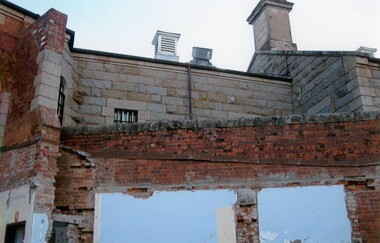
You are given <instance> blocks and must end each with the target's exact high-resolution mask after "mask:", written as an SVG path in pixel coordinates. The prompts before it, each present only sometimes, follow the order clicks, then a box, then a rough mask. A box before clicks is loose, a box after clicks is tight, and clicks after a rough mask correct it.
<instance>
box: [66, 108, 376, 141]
mask: <svg viewBox="0 0 380 243" xmlns="http://www.w3.org/2000/svg"><path fill="white" fill-rule="evenodd" d="M371 120H379V129H380V112H354V113H329V114H321V115H289V116H268V117H255V118H245V117H242V118H239V119H231V120H217V119H204V120H160V121H152V122H141V123H133V124H117V125H109V126H73V127H64V128H62V135H63V136H73V135H96V134H111V133H130V134H134V133H138V132H154V131H173V130H182V129H186V130H198V129H210V128H239V127H260V126H284V125H292V124H322V123H337V122H358V121H371Z"/></svg>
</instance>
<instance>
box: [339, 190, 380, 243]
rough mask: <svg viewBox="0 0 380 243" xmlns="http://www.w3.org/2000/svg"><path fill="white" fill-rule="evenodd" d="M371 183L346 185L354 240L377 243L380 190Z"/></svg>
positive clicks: (379, 225) (379, 236) (379, 237)
mask: <svg viewBox="0 0 380 243" xmlns="http://www.w3.org/2000/svg"><path fill="white" fill-rule="evenodd" d="M371 185H372V184H371ZM371 185H368V184H366V183H365V182H359V183H355V184H352V183H351V184H349V185H348V186H347V187H346V190H347V210H348V216H349V218H350V219H351V222H352V227H353V239H354V240H355V241H353V242H363V243H367V242H368V243H372V242H373V243H375V242H379V239H380V231H379V228H380V217H379V215H380V190H379V189H378V185H377V189H375V187H374V185H372V186H371Z"/></svg>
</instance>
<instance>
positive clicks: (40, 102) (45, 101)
mask: <svg viewBox="0 0 380 243" xmlns="http://www.w3.org/2000/svg"><path fill="white" fill-rule="evenodd" d="M38 106H43V107H47V108H51V109H54V110H56V109H57V100H52V99H49V98H46V97H43V96H37V97H35V98H34V99H33V100H32V102H31V104H30V111H33V110H35V109H36V108H37V107H38Z"/></svg>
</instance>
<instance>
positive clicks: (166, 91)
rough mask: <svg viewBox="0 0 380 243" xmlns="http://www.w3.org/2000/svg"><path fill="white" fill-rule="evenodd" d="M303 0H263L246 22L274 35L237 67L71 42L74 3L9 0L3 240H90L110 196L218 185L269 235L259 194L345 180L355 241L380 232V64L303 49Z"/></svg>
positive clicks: (1, 102) (0, 142) (2, 17)
mask: <svg viewBox="0 0 380 243" xmlns="http://www.w3.org/2000/svg"><path fill="white" fill-rule="evenodd" d="M292 5H293V4H292V3H289V2H287V1H283V0H281V1H280V0H262V1H260V4H259V5H258V7H257V8H255V10H254V11H253V13H252V15H251V16H250V18H249V22H250V23H253V24H254V25H255V27H254V29H258V30H260V29H262V27H265V26H267V27H268V28H265V29H266V31H269V32H277V33H269V34H270V35H268V36H261V37H263V38H267V37H269V39H265V40H262V41H261V42H262V43H267V44H264V45H263V48H264V49H263V48H261V49H260V51H257V53H256V54H255V56H254V58H253V60H252V63H251V65H250V66H249V72H237V71H232V70H222V69H218V68H215V67H205V66H197V65H195V64H194V65H193V64H189V63H178V62H170V61H163V60H155V59H151V58H143V57H134V56H128V55H121V54H117V53H105V52H100V51H93V50H84V49H78V48H74V44H73V42H74V36H75V33H74V32H73V31H71V30H68V29H66V22H67V16H66V15H65V14H63V13H60V12H58V11H56V10H54V9H51V10H49V11H48V12H47V13H45V14H43V15H41V16H40V15H37V14H34V13H31V12H30V11H28V10H26V9H23V8H21V7H19V6H16V5H14V4H12V3H10V2H8V1H0V242H3V241H6V240H7V241H12V239H13V240H14V239H16V238H17V239H21V238H22V237H24V240H25V242H46V241H50V242H55V243H60V242H65V241H68V242H93V240H96V239H97V237H98V234H99V233H100V236H101V235H102V233H101V231H102V230H103V228H102V226H101V225H102V224H101V223H99V222H100V221H101V219H100V218H101V217H102V214H101V212H100V211H99V210H98V209H100V208H101V206H99V202H101V201H102V200H101V199H100V198H101V197H102V195H105V194H107V195H108V194H112V193H119V194H120V193H121V194H123V195H127V196H126V197H129V198H132V199H134V200H137V199H135V198H146V199H147V200H148V201H149V198H151V197H152V195H153V198H154V195H159V193H163V194H162V195H166V196H167V195H169V194H171V193H173V194H172V195H192V196H194V195H198V194H199V193H206V194H207V195H210V196H205V197H206V198H207V197H212V193H213V192H214V191H222V192H226V191H227V192H234V193H236V195H235V194H234V195H235V196H236V198H235V197H234V200H233V201H234V202H232V203H228V206H231V207H230V208H228V209H225V208H224V209H222V210H221V211H220V213H218V214H217V215H222V218H223V217H230V216H233V217H234V222H233V223H234V228H235V231H234V234H231V237H232V238H233V237H236V242H259V241H260V237H261V238H263V237H264V236H263V235H262V234H261V233H260V231H261V230H260V227H263V228H264V230H265V226H260V216H259V214H258V210H259V208H260V201H259V200H258V198H260V196H259V195H261V194H260V193H261V192H265V190H267V189H268V188H276V190H282V188H284V187H286V188H287V187H293V188H294V187H302V188H306V187H315V186H322V187H323V188H325V189H326V188H327V187H339V188H341V190H340V193H343V195H342V194H339V195H341V197H340V199H342V198H344V200H343V203H340V204H339V206H340V207H343V208H344V209H345V213H346V215H347V217H348V220H349V223H350V229H349V230H350V232H351V233H349V234H350V236H349V237H351V241H352V242H355V243H367V242H369V243H372V242H376V243H377V242H380V217H377V215H380V204H379V202H380V193H379V192H380V188H379V185H380V178H379V175H380V168H379V166H380V160H379V158H380V113H379V110H380V105H379V104H380V88H379V87H380V83H379V80H380V65H379V64H380V60H379V59H376V58H373V57H371V55H370V54H368V53H361V52H302V51H297V50H296V45H295V43H293V42H292V40H291V35H290V26H289V25H290V23H288V21H283V20H286V19H288V13H289V11H290V10H291V7H292ZM262 8H266V9H267V11H262V10H263V9H262ZM270 8H275V9H270ZM281 8H285V9H282V10H281ZM278 11H280V12H281V15H278V16H274V15H276V13H278ZM263 13H264V14H268V15H267V16H269V18H266V17H265V16H266V15H265V16H264V15H262V16H259V15H260V14H263ZM256 17H258V18H256ZM270 17H274V18H270ZM255 19H260V21H257V22H255V21H256V20H255ZM268 21H269V22H268ZM254 22H255V23H254ZM283 25H284V26H285V27H286V28H282V27H281V26H283ZM269 27H270V28H269ZM272 27H273V28H272ZM278 36H282V37H286V39H287V40H285V41H281V40H280V41H279V40H276V38H277V37H278ZM283 47H284V48H285V50H282V49H281V48H283ZM273 48H275V49H273ZM267 49H269V50H267ZM120 110H122V111H120ZM117 112H125V113H123V114H126V112H131V114H134V117H137V118H136V119H135V120H133V121H130V122H134V123H132V124H129V125H116V124H117V123H118V122H123V121H118V120H117V119H116V120H115V117H116V118H117V116H115V115H117V114H119V113H117ZM338 112H347V113H338ZM353 112H355V113H353ZM320 113H324V115H316V114H320ZM128 114H129V113H128ZM292 114H299V115H292ZM269 116H273V117H269ZM174 119H176V120H174ZM177 119H181V120H177ZM206 119H213V120H206ZM227 119H229V120H227ZM90 125H91V126H90ZM92 125H97V126H92ZM69 126H70V127H69ZM342 190H343V192H342ZM166 196H165V197H166ZM191 198H192V199H194V198H196V197H191ZM202 199H203V197H202ZM112 200H113V199H111V201H112ZM189 200H190V199H189ZM137 201H138V200H137ZM329 206H331V205H329ZM214 216H215V215H214ZM214 216H212V217H214ZM264 216H265V215H264ZM214 218H215V217H214ZM217 218H218V217H217ZM99 220H100V221H99ZM219 221H223V220H218V219H217V222H219ZM103 225H104V224H103ZM230 226H231V225H223V226H220V228H226V229H227V228H229V227H230ZM103 227H104V226H103ZM218 227H219V226H218ZM345 230H346V228H345ZM265 232H269V236H268V237H269V238H273V234H270V233H271V232H272V233H273V231H271V230H268V231H264V233H265ZM94 233H95V236H94ZM212 234H215V232H213V233H212ZM344 237H346V236H344ZM5 238H6V239H5ZM98 238H99V237H98ZM214 238H215V237H214ZM222 238H223V239H225V238H224V237H222ZM264 238H265V237H264ZM340 238H341V237H340ZM8 239H10V240H8ZM341 239H343V237H342V238H341ZM226 241H227V242H231V241H234V240H226Z"/></svg>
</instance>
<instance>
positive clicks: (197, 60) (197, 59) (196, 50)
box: [190, 47, 214, 67]
mask: <svg viewBox="0 0 380 243" xmlns="http://www.w3.org/2000/svg"><path fill="white" fill-rule="evenodd" d="M192 56H193V60H191V61H190V63H191V64H197V65H202V66H209V67H213V66H214V65H212V63H211V62H210V60H211V58H212V49H208V48H201V47H193V55H192Z"/></svg>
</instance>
